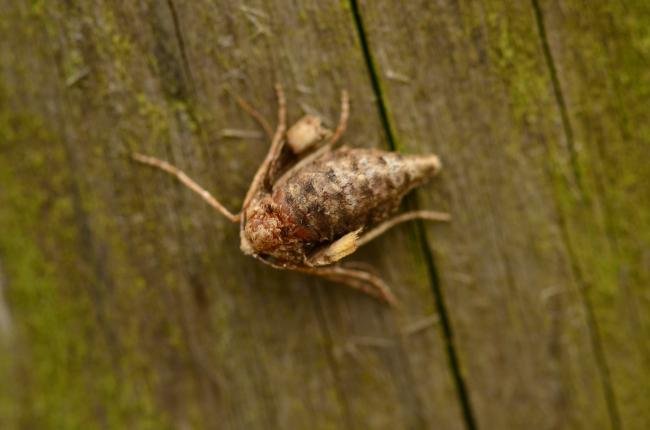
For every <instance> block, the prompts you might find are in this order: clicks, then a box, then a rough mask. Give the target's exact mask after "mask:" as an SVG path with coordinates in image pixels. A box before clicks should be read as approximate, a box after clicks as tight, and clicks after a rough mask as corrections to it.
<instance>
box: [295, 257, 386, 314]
mask: <svg viewBox="0 0 650 430" xmlns="http://www.w3.org/2000/svg"><path fill="white" fill-rule="evenodd" d="M294 270H297V271H299V272H303V273H307V274H310V275H315V276H319V277H321V278H325V279H327V280H329V281H334V282H338V283H341V284H344V285H346V286H348V287H350V288H353V289H355V290H358V291H361V292H362V293H365V294H367V295H369V296H372V297H374V298H376V299H379V300H381V301H384V302H386V303H388V304H389V305H391V306H395V307H396V306H397V305H398V301H397V299H396V298H395V295H394V294H393V292H392V291H391V290H390V287H389V286H388V285H387V284H386V283H385V282H384V281H383V280H382V279H381V278H380V277H379V276H377V275H374V274H372V273H369V272H366V271H363V270H357V269H347V268H344V267H338V266H330V267H297V268H294Z"/></svg>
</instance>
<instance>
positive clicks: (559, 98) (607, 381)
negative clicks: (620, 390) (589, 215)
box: [531, 0, 621, 430]
mask: <svg viewBox="0 0 650 430" xmlns="http://www.w3.org/2000/svg"><path fill="white" fill-rule="evenodd" d="M531 3H532V7H533V12H534V15H535V23H536V25H537V32H538V34H539V38H540V43H541V45H542V51H543V53H544V60H545V62H546V66H547V68H548V73H549V75H550V78H551V84H552V86H553V92H554V94H555V100H556V103H557V105H558V109H559V111H560V117H561V119H562V128H563V131H564V135H565V138H566V140H567V145H568V149H569V154H570V158H571V164H572V169H573V173H574V175H575V178H576V181H577V184H578V189H579V190H580V193H581V195H583V196H584V195H585V190H584V188H583V187H582V177H581V173H580V166H579V163H578V157H577V152H576V149H575V145H574V137H573V136H574V135H573V127H572V125H571V121H570V119H569V112H568V109H567V106H566V102H565V99H564V94H563V92H562V87H561V85H560V80H559V78H558V73H557V68H556V66H555V60H554V59H553V54H552V52H551V48H550V45H549V42H548V37H547V33H546V26H545V24H544V14H543V12H542V8H541V6H540V4H539V0H531ZM557 211H558V215H559V221H560V229H561V234H562V239H563V241H564V243H565V245H566V247H567V251H568V253H569V258H570V260H571V268H572V271H573V273H574V276H575V277H576V280H577V283H578V290H579V291H580V295H581V297H582V302H583V306H584V308H585V311H586V316H587V327H588V330H589V335H590V340H591V346H592V349H593V350H594V356H595V359H596V366H597V367H598V370H599V373H600V376H601V380H602V384H603V390H604V394H605V402H606V404H607V409H608V412H609V417H610V420H611V425H612V428H613V429H615V430H618V429H620V428H621V421H620V416H619V412H618V406H617V402H616V396H615V395H614V389H613V387H612V383H611V377H610V371H609V366H608V365H607V359H606V357H605V352H604V350H603V346H602V340H601V335H600V329H599V327H598V321H597V320H596V316H595V313H594V310H593V307H592V304H591V301H590V300H589V296H588V295H587V287H588V286H587V283H586V281H585V278H584V274H583V273H582V269H581V268H580V266H579V264H578V258H577V256H576V253H575V250H574V249H573V246H572V244H571V239H570V237H569V232H568V226H567V222H566V219H565V216H564V213H562V209H561V207H560V206H559V205H557Z"/></svg>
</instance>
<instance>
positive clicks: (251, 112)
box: [228, 91, 273, 139]
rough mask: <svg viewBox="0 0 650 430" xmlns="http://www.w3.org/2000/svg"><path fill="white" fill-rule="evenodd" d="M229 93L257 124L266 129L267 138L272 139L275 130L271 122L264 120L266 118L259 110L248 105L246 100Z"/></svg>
mask: <svg viewBox="0 0 650 430" xmlns="http://www.w3.org/2000/svg"><path fill="white" fill-rule="evenodd" d="M228 93H229V94H230V95H231V96H232V97H233V98H234V99H235V101H236V102H237V104H238V105H239V107H240V108H241V109H242V110H243V111H245V112H246V113H247V114H249V115H250V116H251V117H252V118H253V119H254V120H255V121H257V123H258V124H259V125H260V127H262V128H263V129H264V133H266V136H267V137H268V138H269V139H271V138H273V129H272V128H271V126H270V125H269V122H268V121H267V120H266V118H264V116H263V115H262V114H261V113H259V111H258V110H257V109H255V108H254V107H253V106H252V105H251V104H250V103H248V102H247V101H246V100H244V99H243V98H241V97H240V96H238V95H237V94H235V93H232V92H230V91H228Z"/></svg>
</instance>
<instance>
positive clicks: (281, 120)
mask: <svg viewBox="0 0 650 430" xmlns="http://www.w3.org/2000/svg"><path fill="white" fill-rule="evenodd" d="M275 92H276V94H277V98H278V125H277V127H276V129H275V133H274V134H273V139H272V140H271V147H270V148H269V152H268V154H266V158H265V159H264V161H263V162H262V164H261V165H260V167H259V168H258V169H257V172H256V173H255V177H253V181H252V182H251V185H250V188H249V189H248V192H247V193H246V197H245V198H244V204H243V206H242V211H245V210H246V208H247V207H248V205H249V203H250V202H251V199H252V198H253V197H254V196H255V194H257V192H258V191H259V190H260V188H261V187H262V185H263V184H264V181H265V180H266V176H267V175H268V173H269V168H270V167H271V164H272V163H273V162H274V161H275V160H276V159H277V158H278V156H279V155H280V152H281V151H282V145H283V144H284V132H285V131H286V129H287V108H286V100H285V98H284V91H283V90H282V86H281V85H280V84H276V85H275Z"/></svg>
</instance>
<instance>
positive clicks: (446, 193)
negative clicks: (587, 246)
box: [360, 1, 616, 428]
mask: <svg viewBox="0 0 650 430" xmlns="http://www.w3.org/2000/svg"><path fill="white" fill-rule="evenodd" d="M360 15H361V18H362V21H363V23H364V28H365V29H366V32H367V38H368V41H369V47H370V53H371V56H372V58H373V61H374V64H375V67H376V75H377V78H378V86H379V87H380V91H381V94H382V97H383V100H384V103H385V107H386V112H387V119H388V122H389V124H390V127H391V128H392V130H393V134H394V137H393V139H394V142H395V145H396V146H397V147H398V148H400V149H402V150H405V151H408V152H429V151H432V150H434V151H436V152H438V153H440V154H441V157H442V160H443V164H444V165H445V168H446V170H445V171H444V174H443V175H442V186H441V187H440V188H436V189H435V190H428V191H427V192H419V193H418V197H419V201H420V203H421V206H424V207H438V208H442V209H448V210H449V211H450V212H451V213H452V214H453V216H454V220H453V223H452V225H451V227H450V228H449V229H444V230H439V231H430V232H429V236H428V237H429V242H428V243H429V244H430V246H431V248H432V249H433V253H434V263H435V266H436V269H437V271H438V273H439V274H440V285H441V289H442V292H443V294H444V298H445V302H446V306H447V312H448V314H449V315H450V319H451V322H452V328H453V331H454V334H455V338H454V343H455V345H456V348H457V350H458V352H459V358H460V366H461V370H462V375H463V378H464V380H465V383H466V386H467V389H468V393H469V398H470V404H471V408H472V411H473V413H474V414H475V417H476V422H477V423H478V425H479V426H480V427H484V428H525V427H531V426H532V427H533V428H567V427H581V428H609V427H610V426H611V425H616V418H615V415H614V414H613V411H612V408H611V405H610V404H608V401H607V381H606V375H605V374H604V372H603V369H602V368H601V367H599V361H598V359H597V353H596V351H595V349H597V348H598V343H597V342H594V336H595V334H594V332H593V331H592V329H593V327H592V326H591V324H590V318H589V307H588V306H587V304H586V303H585V301H584V299H583V296H582V294H581V291H580V288H581V287H582V285H581V284H580V282H579V278H578V274H577V273H576V270H575V267H574V266H575V264H574V263H575V262H574V260H573V256H572V253H571V246H570V243H568V241H567V238H566V236H565V227H564V226H563V219H564V216H565V214H564V212H563V211H562V209H560V207H559V206H560V203H559V201H560V200H561V195H560V192H561V191H560V189H561V187H562V186H563V185H561V184H560V185H558V183H560V181H563V180H564V178H568V179H567V180H568V181H569V182H570V183H571V181H574V180H575V179H574V177H573V172H572V169H571V162H570V159H571V156H570V151H569V149H568V144H567V142H566V136H565V134H564V130H563V127H562V121H561V115H560V111H559V108H558V104H557V101H556V99H555V96H554V88H553V82H552V79H551V76H550V73H549V69H548V66H547V63H546V61H545V56H544V51H543V48H542V44H541V42H540V35H539V32H538V28H537V22H536V19H535V14H534V9H533V7H532V6H531V4H530V3H528V2H507V3H506V2H500V1H480V2H466V1H461V2H444V1H443V2H425V1H417V2H404V3H400V4H399V5H397V4H396V3H394V2H389V1H372V2H371V1H362V2H360Z"/></svg>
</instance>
